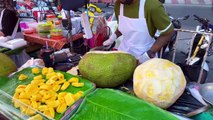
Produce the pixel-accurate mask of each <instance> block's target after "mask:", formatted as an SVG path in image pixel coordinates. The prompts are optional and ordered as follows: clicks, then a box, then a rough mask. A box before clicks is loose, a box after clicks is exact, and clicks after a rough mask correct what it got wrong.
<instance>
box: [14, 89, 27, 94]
mask: <svg viewBox="0 0 213 120" xmlns="http://www.w3.org/2000/svg"><path fill="white" fill-rule="evenodd" d="M24 90H25V88H16V91H15V92H16V93H21V92H23V91H24Z"/></svg>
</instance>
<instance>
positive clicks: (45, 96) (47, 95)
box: [42, 93, 52, 102]
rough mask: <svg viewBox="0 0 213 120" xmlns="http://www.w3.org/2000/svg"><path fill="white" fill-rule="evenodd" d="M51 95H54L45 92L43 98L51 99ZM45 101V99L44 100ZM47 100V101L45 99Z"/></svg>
mask: <svg viewBox="0 0 213 120" xmlns="http://www.w3.org/2000/svg"><path fill="white" fill-rule="evenodd" d="M50 97H52V96H51V95H50V94H49V93H46V94H44V96H43V98H42V99H45V100H47V99H49V98H50ZM42 102H43V101H42ZM44 102H45V101H44Z"/></svg>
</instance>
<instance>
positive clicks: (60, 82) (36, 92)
mask: <svg viewBox="0 0 213 120" xmlns="http://www.w3.org/2000/svg"><path fill="white" fill-rule="evenodd" d="M32 73H33V74H35V75H36V76H35V77H34V78H33V80H32V81H31V83H29V84H28V85H19V86H18V87H17V88H16V90H15V94H14V96H13V98H14V99H13V104H14V106H15V108H20V110H21V111H22V113H24V114H26V115H30V116H31V115H35V111H34V110H32V109H30V108H29V107H27V106H25V105H23V104H20V102H18V101H17V100H16V101H15V99H18V100H19V101H21V102H23V103H25V104H27V105H29V106H31V107H32V108H34V109H36V110H38V111H40V112H42V113H44V114H45V115H47V116H49V117H51V118H54V117H55V112H57V113H63V112H64V111H65V110H66V109H67V107H69V106H70V105H72V104H73V103H74V102H75V101H77V100H78V99H79V98H80V97H81V96H82V95H83V92H82V91H78V92H77V93H75V94H72V93H70V92H66V89H67V88H68V87H69V86H70V85H72V86H74V87H83V86H84V83H80V82H79V79H78V78H75V77H73V78H70V79H69V80H66V79H65V78H64V75H63V74H62V73H60V72H55V71H54V70H53V68H43V69H42V70H40V69H39V68H33V69H32ZM27 78H28V76H27V75H24V74H20V75H19V78H18V79H19V80H21V81H24V80H26V79H27Z"/></svg>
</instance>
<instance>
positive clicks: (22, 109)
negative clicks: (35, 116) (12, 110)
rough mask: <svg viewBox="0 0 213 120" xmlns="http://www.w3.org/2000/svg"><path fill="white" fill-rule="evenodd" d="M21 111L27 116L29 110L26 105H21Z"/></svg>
mask: <svg viewBox="0 0 213 120" xmlns="http://www.w3.org/2000/svg"><path fill="white" fill-rule="evenodd" d="M20 110H21V112H22V113H23V114H25V112H26V110H27V107H26V106H24V105H20Z"/></svg>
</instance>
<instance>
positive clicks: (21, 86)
mask: <svg viewBox="0 0 213 120" xmlns="http://www.w3.org/2000/svg"><path fill="white" fill-rule="evenodd" d="M26 87H27V85H19V86H18V87H17V88H26ZM17 88H16V89H17Z"/></svg>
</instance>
